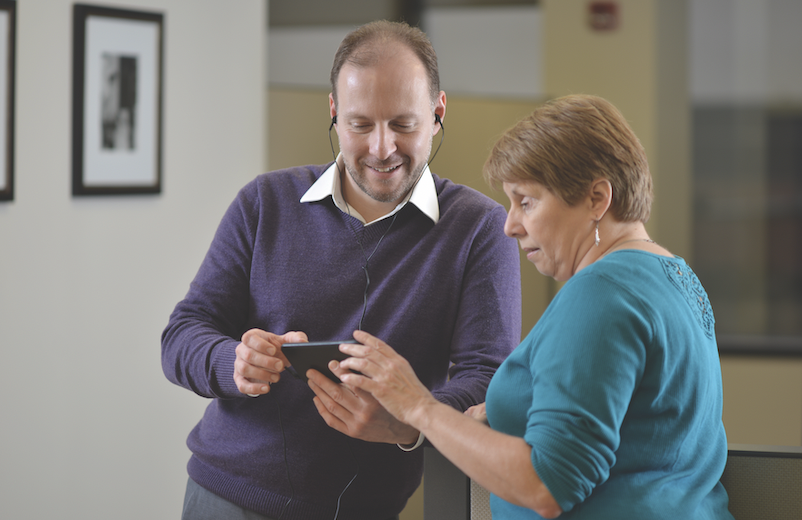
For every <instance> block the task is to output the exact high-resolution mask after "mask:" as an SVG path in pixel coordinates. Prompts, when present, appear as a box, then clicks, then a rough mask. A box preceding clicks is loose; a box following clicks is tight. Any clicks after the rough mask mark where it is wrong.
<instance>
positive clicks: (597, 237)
mask: <svg viewBox="0 0 802 520" xmlns="http://www.w3.org/2000/svg"><path fill="white" fill-rule="evenodd" d="M595 242H596V246H598V245H599V242H600V240H599V221H598V220H597V221H596V240H595Z"/></svg>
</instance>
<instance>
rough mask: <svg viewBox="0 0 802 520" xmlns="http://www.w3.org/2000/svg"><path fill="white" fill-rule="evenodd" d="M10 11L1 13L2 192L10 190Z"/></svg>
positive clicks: (0, 121) (0, 144)
mask: <svg viewBox="0 0 802 520" xmlns="http://www.w3.org/2000/svg"><path fill="white" fill-rule="evenodd" d="M10 23H11V19H10V18H9V15H8V11H0V191H3V190H5V189H7V188H8V174H9V172H8V171H7V170H6V169H7V168H8V164H7V161H8V150H7V149H6V144H7V143H8V118H9V108H10V107H9V106H8V101H9V99H8V82H9V79H10V78H9V77H8V64H9V58H10V57H9V55H8V52H9V48H8V37H9V32H10V30H11V28H10V27H9V24H10Z"/></svg>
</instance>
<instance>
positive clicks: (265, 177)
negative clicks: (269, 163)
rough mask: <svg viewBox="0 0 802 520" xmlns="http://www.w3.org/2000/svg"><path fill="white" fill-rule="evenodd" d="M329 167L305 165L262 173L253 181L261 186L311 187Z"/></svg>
mask: <svg viewBox="0 0 802 520" xmlns="http://www.w3.org/2000/svg"><path fill="white" fill-rule="evenodd" d="M329 166H330V164H307V165H305V166H293V167H290V168H281V169H279V170H272V171H269V172H266V173H262V174H260V175H258V176H257V177H256V179H255V181H256V182H257V183H259V184H262V185H270V184H287V183H288V184H296V183H302V184H303V183H310V186H311V184H312V183H314V182H315V181H316V180H317V179H318V178H320V176H321V175H323V172H325V171H326V168H328V167H329Z"/></svg>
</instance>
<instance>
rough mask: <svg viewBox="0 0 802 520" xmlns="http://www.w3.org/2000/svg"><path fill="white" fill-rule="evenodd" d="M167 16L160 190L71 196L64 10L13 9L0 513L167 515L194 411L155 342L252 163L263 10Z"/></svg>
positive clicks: (177, 10) (171, 11)
mask: <svg viewBox="0 0 802 520" xmlns="http://www.w3.org/2000/svg"><path fill="white" fill-rule="evenodd" d="M101 4H102V5H118V6H124V7H126V8H134V9H142V10H153V11H162V12H163V13H164V14H165V37H166V41H165V69H164V70H165V78H164V140H163V145H164V149H163V150H164V160H163V192H162V194H161V195H155V196H130V197H96V198H73V197H72V196H71V195H70V191H71V183H70V179H71V177H70V175H71V172H70V165H71V156H70V149H71V148H70V147H71V141H70V128H71V107H70V101H71V77H72V73H71V62H72V55H71V47H72V45H71V42H72V39H71V38H72V2H71V1H69V0H19V1H18V6H17V8H18V18H17V83H16V86H17V103H16V117H17V123H16V176H15V180H16V185H15V188H16V189H15V200H14V201H13V202H10V203H0V396H1V397H0V402H2V407H1V408H0V518H14V519H37V520H38V519H42V518H58V519H82V520H83V519H106V518H118V519H124V518H130V519H144V518H147V519H156V518H165V519H167V518H179V517H180V511H181V504H182V499H183V489H184V485H185V483H186V472H185V464H186V461H187V459H188V457H189V452H188V450H187V449H186V447H185V444H184V442H185V439H186V436H187V434H188V433H189V430H190V429H191V428H192V427H193V426H194V424H195V423H196V422H197V420H198V419H199V417H200V414H201V413H202V410H203V408H204V406H205V402H204V400H203V399H201V398H200V397H197V396H195V395H194V394H191V393H190V392H188V391H186V390H183V389H181V388H178V387H176V386H173V385H171V384H170V383H169V382H167V380H166V379H165V378H164V376H163V375H162V371H161V365H160V334H161V331H162V329H163V327H164V325H165V324H166V322H167V318H168V315H169V313H170V312H171V310H172V308H173V306H174V305H175V303H176V302H177V301H178V300H179V299H180V298H181V297H182V296H183V295H184V293H185V292H186V290H187V288H188V285H189V282H190V280H191V278H192V276H193V275H194V273H195V271H196V270H197V267H198V265H199V264H200V261H201V259H202V257H203V254H204V253H205V251H206V248H207V247H208V244H209V241H210V240H211V238H212V234H213V233H214V230H215V228H216V226H217V223H218V222H219V219H220V217H221V216H222V213H223V211H224V210H225V208H226V206H227V205H228V203H229V202H230V201H231V199H232V198H233V197H234V195H235V193H236V191H237V190H238V189H239V188H240V187H241V186H242V185H243V184H244V183H246V182H247V181H248V180H250V179H251V178H252V177H253V176H255V175H256V174H258V173H260V172H261V171H262V169H263V165H264V164H265V163H266V161H265V158H264V150H265V148H266V146H265V143H266V138H265V135H266V131H265V118H264V114H265V108H264V95H265V94H264V81H265V75H266V74H265V64H266V42H265V23H266V19H267V13H266V1H265V0H237V1H236V2H221V1H219V0H128V1H127V2H125V3H123V2H121V1H118V0H103V2H101Z"/></svg>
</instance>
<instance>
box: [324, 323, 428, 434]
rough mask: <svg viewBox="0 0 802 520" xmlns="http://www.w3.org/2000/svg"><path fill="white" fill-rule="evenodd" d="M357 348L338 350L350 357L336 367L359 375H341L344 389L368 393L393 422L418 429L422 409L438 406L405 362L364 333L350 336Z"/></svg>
mask: <svg viewBox="0 0 802 520" xmlns="http://www.w3.org/2000/svg"><path fill="white" fill-rule="evenodd" d="M354 339H356V340H357V341H358V342H359V343H361V344H343V345H340V350H341V351H343V352H345V353H346V354H348V355H350V356H351V357H350V358H347V359H345V360H343V361H341V362H340V364H339V365H340V367H342V368H344V369H348V370H353V371H357V372H359V374H353V373H344V374H342V375H341V376H340V379H341V380H342V382H343V383H345V384H346V385H348V386H350V387H353V388H358V389H361V390H364V391H366V392H369V393H370V394H371V395H373V397H374V398H375V399H376V400H377V401H378V402H379V403H380V404H381V405H382V406H383V407H384V408H385V409H386V410H387V411H388V412H390V413H391V414H392V415H393V416H394V417H395V418H396V419H398V420H399V421H401V422H404V423H406V424H409V425H411V426H414V427H416V428H418V429H419V430H420V429H421V428H420V427H419V426H418V424H421V421H424V422H425V419H426V409H427V408H429V407H431V406H432V405H435V406H436V405H439V404H441V403H439V402H438V401H437V400H436V399H435V398H434V397H433V396H432V394H431V392H429V390H428V389H427V388H426V387H425V386H424V385H423V383H421V382H420V380H419V379H418V377H417V376H416V375H415V371H414V370H412V367H411V366H410V364H409V362H407V360H406V359H404V358H403V357H402V356H400V355H399V354H398V353H397V352H396V351H395V350H393V349H392V348H391V347H390V346H389V345H388V344H387V343H385V342H383V341H382V340H380V339H378V338H376V337H375V336H371V335H370V334H368V333H367V332H363V331H356V332H354Z"/></svg>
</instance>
